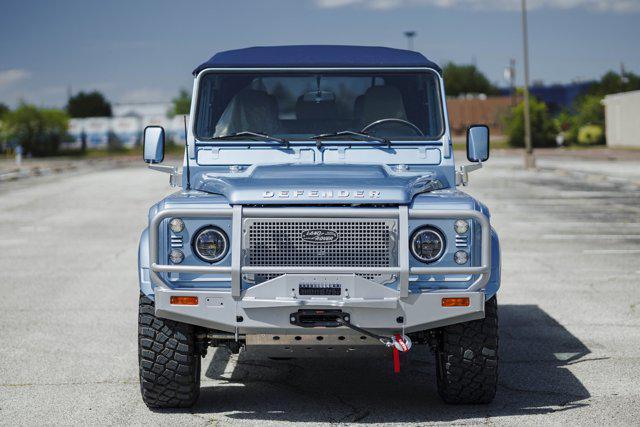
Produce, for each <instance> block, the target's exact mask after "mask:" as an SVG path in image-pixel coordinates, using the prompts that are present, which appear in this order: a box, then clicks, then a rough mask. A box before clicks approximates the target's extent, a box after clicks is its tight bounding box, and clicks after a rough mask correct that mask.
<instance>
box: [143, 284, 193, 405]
mask: <svg viewBox="0 0 640 427" xmlns="http://www.w3.org/2000/svg"><path fill="white" fill-rule="evenodd" d="M138 361H139V364H140V391H141V393H142V400H143V401H144V403H145V404H146V405H147V406H148V407H149V408H186V407H190V406H193V405H194V404H195V403H196V401H197V400H198V396H199V395H200V354H199V352H198V350H197V346H196V339H195V331H194V327H193V326H191V325H188V324H185V323H180V322H175V321H173V320H168V319H162V318H159V317H156V315H155V308H154V304H153V301H151V300H150V299H149V298H148V297H146V296H145V295H142V294H141V295H140V303H139V311H138Z"/></svg>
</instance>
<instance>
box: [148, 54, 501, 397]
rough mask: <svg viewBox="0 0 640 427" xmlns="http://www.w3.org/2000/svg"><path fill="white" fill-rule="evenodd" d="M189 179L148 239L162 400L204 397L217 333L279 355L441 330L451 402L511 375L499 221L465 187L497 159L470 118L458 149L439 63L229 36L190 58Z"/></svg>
mask: <svg viewBox="0 0 640 427" xmlns="http://www.w3.org/2000/svg"><path fill="white" fill-rule="evenodd" d="M193 74H194V76H195V82H194V87H193V98H192V99H193V100H192V104H191V114H190V120H189V125H188V129H187V125H186V121H185V133H186V138H187V141H186V142H187V144H186V149H185V156H184V163H183V167H182V170H181V171H179V170H178V169H177V168H176V167H172V166H165V165H161V164H160V163H162V161H163V159H164V130H163V129H162V128H160V127H156V126H150V127H147V128H146V129H145V132H144V160H145V161H146V162H147V163H149V167H150V168H152V169H155V170H160V171H164V172H168V173H170V176H171V180H170V182H171V184H172V185H174V186H180V187H181V188H180V190H179V191H177V192H176V193H174V194H172V195H171V196H169V197H167V198H165V199H163V200H161V201H160V202H158V203H157V204H156V205H154V206H153V207H151V209H150V210H149V226H148V228H147V229H146V230H144V232H143V233H142V237H141V239H140V248H139V278H140V312H139V361H140V383H141V390H142V397H143V399H144V402H145V403H146V404H147V405H148V406H149V407H156V408H157V407H185V406H191V405H193V404H194V403H195V402H196V400H197V398H198V395H199V387H200V369H201V366H200V364H201V358H202V357H203V356H204V355H205V352H206V350H207V348H208V347H209V346H226V347H228V348H229V349H231V350H232V351H240V350H243V351H262V352H264V353H265V354H267V355H268V356H271V357H297V356H299V357H309V356H314V355H321V356H323V357H324V356H328V355H334V356H340V355H344V354H345V353H355V354H358V353H362V354H365V355H371V354H374V353H376V352H387V354H388V355H390V354H391V353H392V352H393V354H394V361H396V366H397V360H398V357H397V355H398V353H399V352H403V351H408V350H409V349H410V348H411V345H412V344H413V345H420V344H422V345H429V346H430V347H431V349H432V350H433V352H434V353H435V358H436V369H437V382H438V391H439V393H440V395H441V397H442V399H444V401H446V402H448V403H487V402H490V401H491V400H492V399H493V398H494V395H495V392H496V383H497V369H498V366H497V365H498V318H497V303H496V292H497V291H498V288H499V286H500V249H499V243H498V237H497V235H496V233H495V231H494V230H493V229H492V228H491V225H490V223H489V210H488V209H487V207H486V206H485V205H483V204H482V203H480V202H479V201H477V200H475V199H474V198H472V197H470V196H468V195H467V194H465V193H464V192H462V191H460V190H459V189H458V188H459V187H460V186H462V185H465V184H466V183H467V180H468V173H469V172H470V171H472V170H474V169H477V168H479V167H480V166H481V165H482V162H484V161H485V160H487V159H488V157H489V129H488V128H487V127H486V126H481V125H478V126H472V127H470V128H469V129H468V132H467V158H468V160H469V161H470V162H472V164H470V165H469V164H467V165H464V166H460V167H459V168H458V169H456V167H455V163H454V156H453V154H454V153H453V147H452V143H451V132H450V128H449V124H448V120H447V108H446V102H445V91H444V84H443V79H442V71H441V69H440V68H439V67H438V66H437V65H436V64H434V63H433V62H431V61H429V60H428V59H427V58H425V57H424V56H422V55H421V54H419V53H416V52H412V51H406V50H398V49H389V48H382V47H358V46H279V47H253V48H248V49H240V50H232V51H227V52H221V53H218V54H216V55H215V56H213V57H212V58H211V59H210V60H208V61H206V62H205V63H203V64H202V65H200V66H199V67H197V68H196V69H195V71H194V73H193Z"/></svg>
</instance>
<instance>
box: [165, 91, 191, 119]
mask: <svg viewBox="0 0 640 427" xmlns="http://www.w3.org/2000/svg"><path fill="white" fill-rule="evenodd" d="M171 102H172V103H173V106H172V107H171V110H170V111H169V116H170V117H173V116H178V115H183V114H189V110H190V109H191V95H190V94H189V92H188V91H187V90H186V89H180V93H178V96H177V97H175V98H173V99H172V100H171Z"/></svg>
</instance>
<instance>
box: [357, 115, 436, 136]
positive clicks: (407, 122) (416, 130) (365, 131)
mask: <svg viewBox="0 0 640 427" xmlns="http://www.w3.org/2000/svg"><path fill="white" fill-rule="evenodd" d="M385 123H399V124H401V125H405V126H407V127H410V128H411V129H413V130H414V131H415V132H416V134H418V135H419V136H424V133H422V131H421V130H420V128H418V126H416V125H414V124H413V123H411V122H409V121H407V120H402V119H392V118H389V119H381V120H376V121H375V122H372V123H369V124H368V125H366V126H365V127H363V128H362V130H361V131H360V132H362V133H367V131H368V130H369V129H371V128H374V127H376V126H380V125H382V124H385Z"/></svg>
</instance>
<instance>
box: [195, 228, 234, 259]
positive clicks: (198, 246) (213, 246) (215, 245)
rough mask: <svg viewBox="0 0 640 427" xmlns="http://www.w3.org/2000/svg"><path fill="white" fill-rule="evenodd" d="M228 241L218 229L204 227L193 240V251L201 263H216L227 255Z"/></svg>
mask: <svg viewBox="0 0 640 427" xmlns="http://www.w3.org/2000/svg"><path fill="white" fill-rule="evenodd" d="M228 249H229V240H228V239H227V235H226V234H225V233H224V231H222V230H220V229H219V228H218V227H213V226H210V227H205V228H203V229H201V230H200V231H198V232H197V233H196V235H195V236H194V238H193V251H194V252H195V253H196V255H198V258H200V259H201V260H203V261H206V262H212V263H213V262H218V261H220V260H221V259H222V258H224V256H225V255H226V254H227V250H228Z"/></svg>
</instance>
